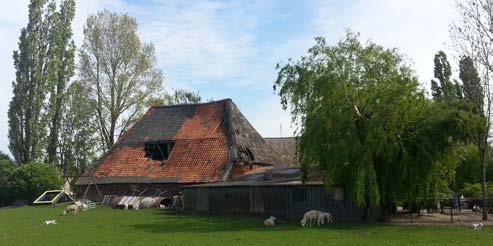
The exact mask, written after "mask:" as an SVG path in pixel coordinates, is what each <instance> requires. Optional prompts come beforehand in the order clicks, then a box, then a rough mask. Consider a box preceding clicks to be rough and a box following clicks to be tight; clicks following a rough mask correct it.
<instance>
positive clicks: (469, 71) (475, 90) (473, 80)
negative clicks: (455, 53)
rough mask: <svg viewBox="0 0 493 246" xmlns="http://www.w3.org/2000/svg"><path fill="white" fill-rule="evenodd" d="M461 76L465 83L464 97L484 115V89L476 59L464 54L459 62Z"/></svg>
mask: <svg viewBox="0 0 493 246" xmlns="http://www.w3.org/2000/svg"><path fill="white" fill-rule="evenodd" d="M459 78H460V80H461V81H462V84H463V91H464V98H465V99H466V100H468V101H469V102H471V103H472V104H473V105H474V106H475V107H476V112H477V113H478V114H480V115H483V107H484V95H483V93H484V91H483V86H482V85H481V79H480V78H479V74H478V71H477V70H476V67H475V66H474V61H473V60H472V59H471V58H470V57H469V56H464V57H462V58H461V59H460V62H459Z"/></svg>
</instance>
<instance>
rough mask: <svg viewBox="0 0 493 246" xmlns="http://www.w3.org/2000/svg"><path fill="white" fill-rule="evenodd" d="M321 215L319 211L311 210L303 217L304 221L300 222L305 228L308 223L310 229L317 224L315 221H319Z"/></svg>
mask: <svg viewBox="0 0 493 246" xmlns="http://www.w3.org/2000/svg"><path fill="white" fill-rule="evenodd" d="M319 213H320V212H319V211H317V210H310V211H308V212H306V213H305V214H304V215H303V219H302V220H301V221H300V223H301V226H305V225H306V224H307V223H308V225H310V227H311V226H312V225H313V224H315V221H317V220H318V214H319Z"/></svg>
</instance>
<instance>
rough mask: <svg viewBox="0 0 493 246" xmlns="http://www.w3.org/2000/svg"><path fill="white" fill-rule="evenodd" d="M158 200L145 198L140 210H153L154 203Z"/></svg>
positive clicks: (141, 202)
mask: <svg viewBox="0 0 493 246" xmlns="http://www.w3.org/2000/svg"><path fill="white" fill-rule="evenodd" d="M156 200H157V198H154V197H144V198H143V199H142V200H141V201H140V204H139V207H140V208H151V207H152V206H154V203H155V202H156Z"/></svg>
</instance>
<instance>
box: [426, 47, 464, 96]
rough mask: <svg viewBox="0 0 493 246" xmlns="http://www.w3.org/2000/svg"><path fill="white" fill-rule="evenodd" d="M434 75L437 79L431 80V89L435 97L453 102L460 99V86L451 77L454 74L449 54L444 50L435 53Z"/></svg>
mask: <svg viewBox="0 0 493 246" xmlns="http://www.w3.org/2000/svg"><path fill="white" fill-rule="evenodd" d="M433 61H434V63H435V69H434V75H435V78H436V80H435V79H432V80H431V91H432V96H433V99H434V100H436V101H440V102H451V101H453V100H455V99H458V97H459V95H460V94H461V92H460V87H459V86H458V85H457V83H456V84H454V83H453V82H452V81H451V80H450V77H451V76H452V70H451V68H450V63H449V62H448V60H447V55H446V54H445V52H443V51H438V53H436V54H435V59H434V60H433Z"/></svg>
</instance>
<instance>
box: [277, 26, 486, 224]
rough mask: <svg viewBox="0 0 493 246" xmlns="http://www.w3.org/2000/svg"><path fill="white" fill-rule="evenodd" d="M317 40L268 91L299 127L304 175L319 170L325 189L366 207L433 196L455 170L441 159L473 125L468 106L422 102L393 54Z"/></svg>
mask: <svg viewBox="0 0 493 246" xmlns="http://www.w3.org/2000/svg"><path fill="white" fill-rule="evenodd" d="M316 41H317V43H316V45H315V46H314V47H312V48H310V49H309V51H308V55H307V56H303V57H302V58H301V59H300V60H299V61H290V62H289V63H288V64H286V65H284V66H282V67H279V74H278V78H277V80H276V82H275V85H274V89H275V90H276V91H278V93H279V96H280V97H281V103H282V105H283V107H284V108H285V109H286V108H287V107H288V106H289V107H290V108H291V114H292V116H293V119H294V120H295V122H297V123H298V127H299V129H298V133H299V135H300V144H299V148H300V159H301V163H302V166H303V169H304V170H308V169H309V167H310V166H312V165H315V166H318V167H319V168H320V170H322V172H323V174H324V175H325V177H326V180H325V183H326V185H327V186H328V187H331V185H332V184H333V183H338V184H343V185H344V187H345V190H346V191H347V194H348V195H349V197H350V198H351V200H352V201H353V202H355V203H356V204H359V205H365V206H368V207H371V206H375V205H378V204H381V205H383V206H385V207H387V208H390V204H392V203H393V202H394V201H415V200H416V199H419V198H425V197H429V196H430V194H432V195H433V194H437V189H438V187H439V183H440V181H441V180H442V179H443V178H444V174H445V173H444V171H443V170H451V169H453V168H455V167H450V166H448V165H450V163H449V162H447V161H444V158H446V157H447V156H448V155H444V153H446V152H448V151H453V149H454V147H455V145H456V143H457V142H458V141H459V140H460V139H462V138H467V137H468V136H469V135H468V134H469V133H470V131H472V129H471V128H475V127H479V121H480V120H479V119H478V118H475V117H474V115H473V114H471V113H469V112H470V111H471V109H470V108H468V107H467V105H463V104H457V106H456V107H450V106H447V107H445V106H443V104H434V103H433V102H432V101H429V100H427V99H426V98H425V96H424V93H423V92H422V91H420V90H419V89H418V81H417V79H416V77H415V76H414V75H413V73H412V69H411V68H410V67H409V65H407V64H406V63H405V62H404V61H403V59H402V57H401V55H400V54H398V53H397V51H396V50H392V49H385V48H383V47H381V46H379V45H377V44H374V43H371V42H368V43H367V44H366V45H363V44H361V43H360V41H359V40H358V35H356V34H354V33H351V32H349V33H348V34H347V36H346V37H345V39H343V40H342V41H340V42H339V43H337V44H336V45H334V46H330V45H327V44H326V42H325V40H324V39H323V38H317V39H316ZM367 219H370V218H367Z"/></svg>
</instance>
